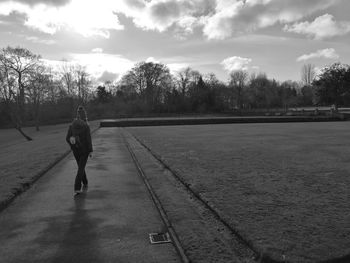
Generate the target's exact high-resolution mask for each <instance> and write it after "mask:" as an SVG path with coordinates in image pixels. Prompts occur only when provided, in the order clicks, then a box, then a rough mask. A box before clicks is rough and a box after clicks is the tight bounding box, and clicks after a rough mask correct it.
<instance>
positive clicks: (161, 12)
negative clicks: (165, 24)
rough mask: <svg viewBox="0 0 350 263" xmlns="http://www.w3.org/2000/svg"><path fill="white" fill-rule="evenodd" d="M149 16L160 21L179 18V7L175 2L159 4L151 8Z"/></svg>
mask: <svg viewBox="0 0 350 263" xmlns="http://www.w3.org/2000/svg"><path fill="white" fill-rule="evenodd" d="M151 15H152V16H153V17H154V18H156V19H157V20H160V21H166V20H168V19H171V18H174V17H179V16H180V6H179V3H178V2H177V1H169V2H160V3H158V4H155V5H153V6H152V8H151Z"/></svg>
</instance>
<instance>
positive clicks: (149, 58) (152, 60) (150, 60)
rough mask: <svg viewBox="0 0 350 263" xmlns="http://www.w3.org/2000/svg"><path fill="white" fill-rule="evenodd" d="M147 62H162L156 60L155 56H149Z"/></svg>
mask: <svg viewBox="0 0 350 263" xmlns="http://www.w3.org/2000/svg"><path fill="white" fill-rule="evenodd" d="M146 62H147V63H149V62H152V63H160V61H159V60H156V59H155V58H154V57H148V58H147V59H146Z"/></svg>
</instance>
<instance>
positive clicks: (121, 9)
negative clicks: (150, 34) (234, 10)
mask: <svg viewBox="0 0 350 263" xmlns="http://www.w3.org/2000/svg"><path fill="white" fill-rule="evenodd" d="M214 8H215V1H212V0H152V1H142V0H121V1H120V3H119V4H118V7H116V9H115V11H116V13H117V14H119V13H121V14H124V15H125V16H127V17H130V18H132V19H133V22H134V24H135V25H136V26H137V27H139V28H142V29H144V30H157V31H159V32H163V31H165V30H167V29H169V28H170V27H172V26H175V27H177V28H180V29H182V28H183V29H184V30H185V32H189V31H191V30H193V28H194V27H196V26H198V25H200V24H199V23H198V22H199V21H200V20H201V17H202V16H204V15H208V14H209V13H210V12H212V11H213V9H214Z"/></svg>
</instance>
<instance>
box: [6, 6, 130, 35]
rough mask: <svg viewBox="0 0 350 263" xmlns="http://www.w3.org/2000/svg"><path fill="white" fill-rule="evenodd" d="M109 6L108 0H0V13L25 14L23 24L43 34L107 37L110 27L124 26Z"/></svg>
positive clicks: (119, 27) (114, 28) (116, 28)
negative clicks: (62, 0)
mask: <svg viewBox="0 0 350 263" xmlns="http://www.w3.org/2000/svg"><path fill="white" fill-rule="evenodd" d="M32 2H33V1H32ZM38 2H40V1H38ZM51 2H52V1H51ZM110 7H111V4H110V1H108V0H99V1H84V0H72V1H70V2H69V3H67V4H66V5H58V6H53V5H52V3H51V4H50V3H49V4H44V1H42V3H39V4H35V5H30V4H24V3H19V2H16V1H4V2H1V3H0V14H2V15H9V14H11V12H14V11H17V12H20V13H24V14H26V16H27V19H26V21H25V25H26V26H28V27H30V28H33V29H36V30H39V31H42V32H44V33H47V34H55V33H56V32H58V31H60V30H69V31H73V32H77V33H79V34H81V35H83V36H85V37H90V36H101V37H104V38H109V36H110V33H109V31H110V30H122V29H123V28H124V27H123V26H122V25H121V24H120V23H119V20H118V17H117V16H116V15H115V14H113V9H110Z"/></svg>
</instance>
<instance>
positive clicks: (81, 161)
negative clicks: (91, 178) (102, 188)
mask: <svg viewBox="0 0 350 263" xmlns="http://www.w3.org/2000/svg"><path fill="white" fill-rule="evenodd" d="M73 154H74V157H75V160H76V161H77V164H78V172H77V176H76V177H75V183H74V190H75V191H79V190H80V189H81V183H83V184H84V185H86V186H87V185H88V180H87V177H86V173H85V166H86V163H87V160H88V157H89V154H88V153H79V152H78V151H73Z"/></svg>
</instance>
